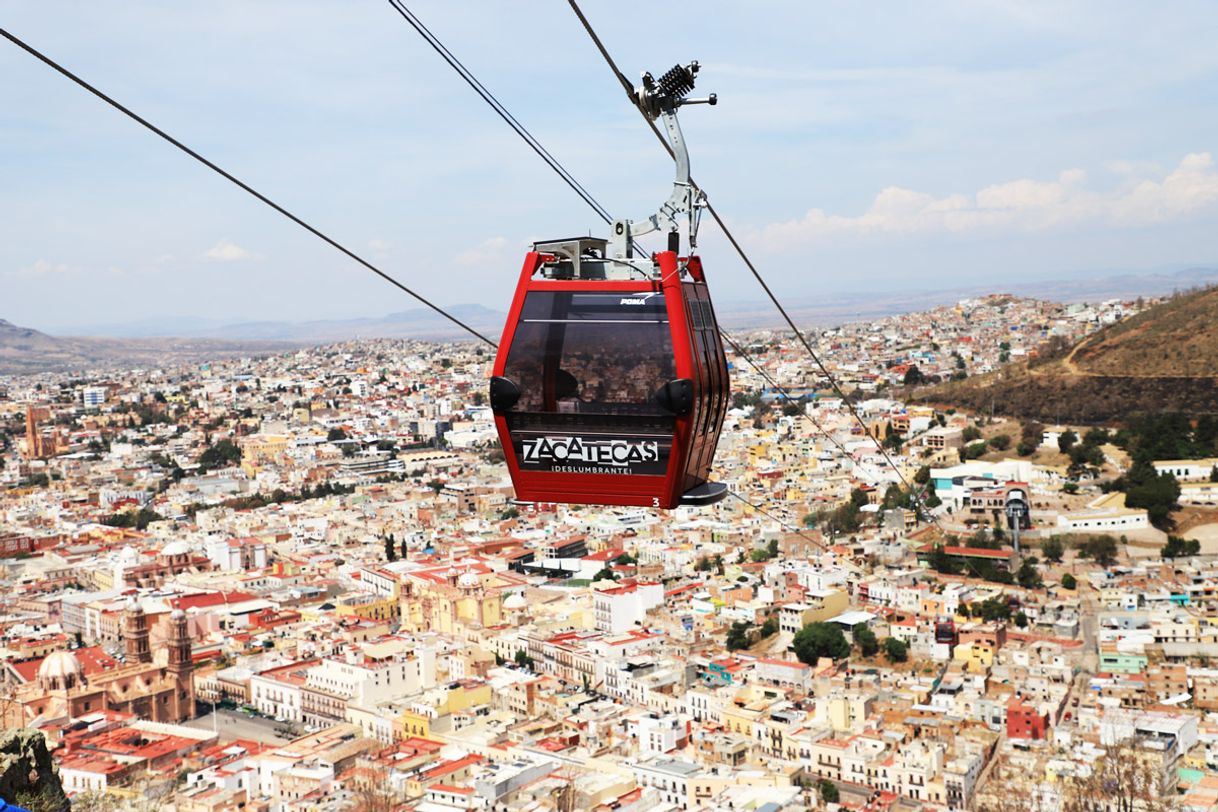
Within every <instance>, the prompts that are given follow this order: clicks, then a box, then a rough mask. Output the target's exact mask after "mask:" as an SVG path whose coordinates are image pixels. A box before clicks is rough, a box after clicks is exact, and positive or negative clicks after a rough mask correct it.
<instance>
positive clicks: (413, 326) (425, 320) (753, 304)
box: [71, 267, 1218, 343]
mask: <svg viewBox="0 0 1218 812" xmlns="http://www.w3.org/2000/svg"><path fill="white" fill-rule="evenodd" d="M1213 283H1218V267H1196V268H1186V269H1183V270H1175V271H1149V272H1144V273H1119V274H1107V275H1099V276H1079V277H1070V278H1050V277H1045V278H1031V279H1030V278H1024V279H1023V280H1020V279H1017V278H1015V279H1012V278H1007V279H1003V280H1001V281H994V280H990V279H987V280H986V281H985V282H984V283H978V284H977V285H969V286H961V287H954V288H944V289H939V290H904V291H902V290H882V291H874V290H872V291H859V292H852V293H827V294H825V295H822V296H816V297H811V296H802V297H790V298H788V297H784V298H783V305H784V307H786V308H787V311H788V312H789V313H790V314H791V317H792V318H794V319H795V320H796V321H797V322H798V323H800V324H805V325H808V326H825V325H830V324H841V323H843V322H848V321H860V320H863V319H873V318H883V317H885V316H893V315H897V314H900V313H912V312H915V311H918V310H929V309H931V308H934V307H938V306H940V305H944V304H950V303H952V302H955V301H957V300H959V299H964V298H968V297H971V296H982V295H985V294H987V293H997V292H1002V293H1013V294H1015V295H1017V296H1029V297H1034V298H1039V299H1050V300H1052V301H1058V302H1080V301H1086V300H1088V299H1093V300H1094V299H1112V298H1133V297H1136V296H1159V295H1163V294H1167V293H1171V292H1173V291H1176V290H1184V289H1187V288H1192V287H1198V286H1201V285H1206V284H1213ZM448 311H449V312H450V313H452V314H453V315H454V316H456V317H457V318H459V319H461V320H462V321H464V322H465V323H466V324H468V325H470V326H471V327H473V328H474V329H475V330H478V331H479V332H481V333H484V334H486V335H489V336H490V337H492V338H495V339H498V337H499V334H500V333H501V332H502V331H503V321H504V318H505V313H504V312H503V311H500V310H493V309H491V308H488V307H483V306H482V305H477V304H460V305H453V306H451V307H449V308H448ZM715 311H716V313H717V314H718V316H719V321H720V323H721V324H722V325H723V326H724V327H727V328H733V329H741V328H766V327H781V326H783V322H782V320H781V317H780V316H779V315H778V313H777V312H776V311H775V310H774V306H773V305H772V304H770V303H769V302H768V301H764V300H761V299H756V300H750V301H732V300H727V299H725V298H722V297H721V298H720V299H718V300H717V301H716V302H715ZM71 333H72V334H74V335H90V336H106V337H110V338H148V337H153V336H177V337H183V338H215V339H224V340H232V341H236V340H241V341H244V340H250V339H255V340H259V341H290V342H295V343H316V342H327V341H345V340H348V339H354V338H415V339H434V340H448V339H454V338H464V337H466V336H467V334H466V333H465V332H463V331H462V330H461V329H460V328H459V327H457V326H456V325H454V324H452V322H450V321H448V320H447V319H445V318H443V317H442V316H440V315H438V314H437V313H435V312H433V311H431V310H428V309H426V308H417V309H413V310H406V311H401V312H398V313H390V314H388V315H386V316H381V317H379V318H359V319H325V320H317V321H302V322H290V321H249V322H236V323H227V322H224V321H222V320H218V319H202V318H192V317H185V318H163V319H145V320H142V321H136V322H127V323H124V324H103V325H88V326H80V327H74V328H73V329H72V330H71Z"/></svg>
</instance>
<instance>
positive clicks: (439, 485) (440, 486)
mask: <svg viewBox="0 0 1218 812" xmlns="http://www.w3.org/2000/svg"><path fill="white" fill-rule="evenodd" d="M444 485H445V483H444V480H442V479H433V480H431V481H430V482H428V483H427V487H429V488H431V490H432V492H433V493H439V492H440V491H442V490H444Z"/></svg>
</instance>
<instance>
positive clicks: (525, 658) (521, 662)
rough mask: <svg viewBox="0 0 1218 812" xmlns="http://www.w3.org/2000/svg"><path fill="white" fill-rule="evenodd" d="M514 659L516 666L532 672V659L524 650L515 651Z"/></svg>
mask: <svg viewBox="0 0 1218 812" xmlns="http://www.w3.org/2000/svg"><path fill="white" fill-rule="evenodd" d="M514 659H515V661H516V665H518V666H520V667H521V668H527V669H529V670H530V671H532V670H533V658H532V657H530V656H529V653H528V652H527V651H525V650H524V649H522V648H521V649H516V656H515V658H514Z"/></svg>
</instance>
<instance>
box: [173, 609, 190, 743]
mask: <svg viewBox="0 0 1218 812" xmlns="http://www.w3.org/2000/svg"><path fill="white" fill-rule="evenodd" d="M168 647H169V662H168V664H167V670H168V672H169V676H170V678H171V679H172V680H173V683H174V687H173V700H172V703H171V704H172V706H173V710H174V713H173V716H174V719H175V720H176V721H181V720H183V719H190V718H192V717H193V716H194V708H195V686H194V677H193V675H194V660H193V659H192V657H191V645H190V629H189V627H188V625H187V619H186V613H185V612H183V611H182V610H181V609H174V610H173V611H172V612H170V614H169V640H168Z"/></svg>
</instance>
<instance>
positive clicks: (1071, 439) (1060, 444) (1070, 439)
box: [1057, 429, 1078, 454]
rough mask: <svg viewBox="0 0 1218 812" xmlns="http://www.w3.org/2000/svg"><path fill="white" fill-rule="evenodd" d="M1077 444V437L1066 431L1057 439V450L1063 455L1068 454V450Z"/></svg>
mask: <svg viewBox="0 0 1218 812" xmlns="http://www.w3.org/2000/svg"><path fill="white" fill-rule="evenodd" d="M1077 442H1078V435H1077V434H1075V433H1074V432H1073V431H1070V430H1069V429H1066V430H1065V431H1063V432H1062V433H1061V434H1060V435H1058V438H1057V450H1058V451H1060V452H1062V453H1063V454H1069V453H1070V449H1071V448H1073V447H1074V444H1075V443H1077Z"/></svg>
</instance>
